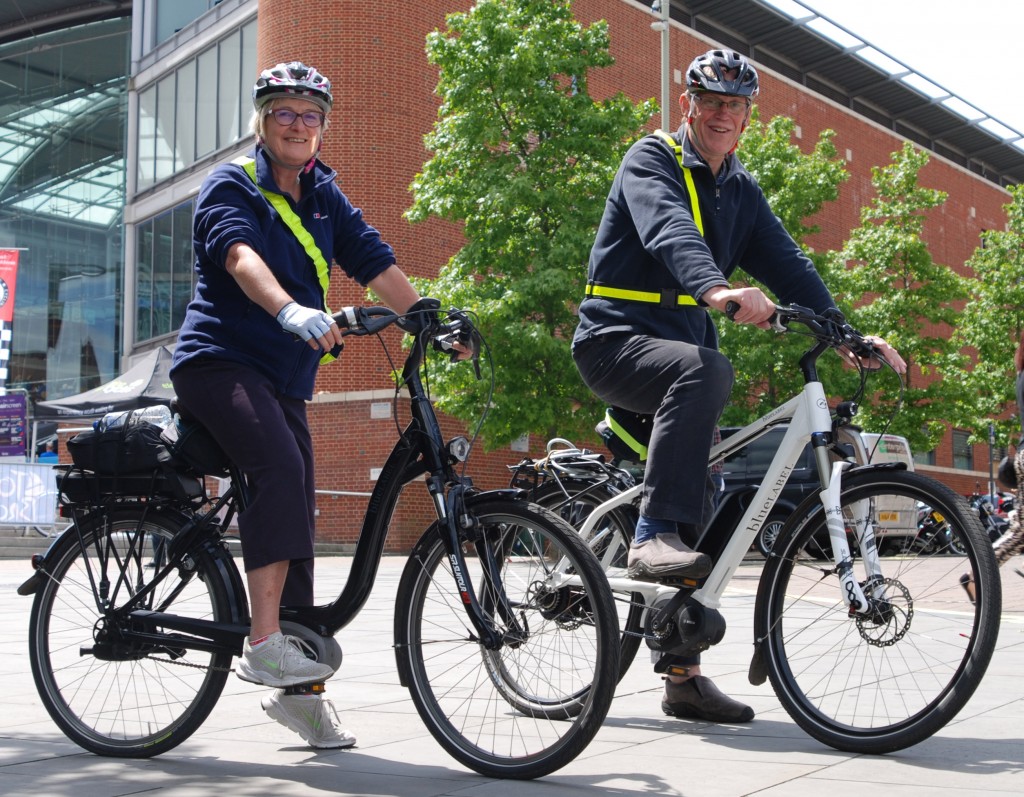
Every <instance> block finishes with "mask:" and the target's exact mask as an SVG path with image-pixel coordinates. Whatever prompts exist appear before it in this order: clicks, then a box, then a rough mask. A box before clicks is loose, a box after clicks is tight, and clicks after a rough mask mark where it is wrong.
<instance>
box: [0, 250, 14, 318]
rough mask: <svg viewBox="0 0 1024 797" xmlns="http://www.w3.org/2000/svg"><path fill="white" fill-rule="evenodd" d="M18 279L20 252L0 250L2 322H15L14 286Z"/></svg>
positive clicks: (0, 307)
mask: <svg viewBox="0 0 1024 797" xmlns="http://www.w3.org/2000/svg"><path fill="white" fill-rule="evenodd" d="M17 279H18V250H17V249H0V321H4V322H6V323H7V324H8V325H10V323H11V321H13V320H14V284H15V282H16V281H17Z"/></svg>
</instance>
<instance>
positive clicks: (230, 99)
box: [217, 31, 251, 147]
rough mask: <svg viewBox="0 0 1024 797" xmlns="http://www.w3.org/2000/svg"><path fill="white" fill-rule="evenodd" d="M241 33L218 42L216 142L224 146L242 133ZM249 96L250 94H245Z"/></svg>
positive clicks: (237, 32)
mask: <svg viewBox="0 0 1024 797" xmlns="http://www.w3.org/2000/svg"><path fill="white" fill-rule="evenodd" d="M241 70H242V34H241V32H240V31H236V32H235V33H234V34H232V35H231V36H228V37H227V38H225V39H223V40H221V42H220V91H219V92H218V97H217V105H218V107H217V142H218V146H220V147H226V146H227V145H228V144H231V143H232V142H234V141H237V140H238V139H239V138H240V137H241V135H242V122H241V115H242V112H241V109H242V90H241ZM246 96H251V95H246Z"/></svg>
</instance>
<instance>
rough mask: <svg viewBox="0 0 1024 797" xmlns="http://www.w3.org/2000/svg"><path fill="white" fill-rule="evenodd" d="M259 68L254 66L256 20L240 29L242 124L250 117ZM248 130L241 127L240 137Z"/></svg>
mask: <svg viewBox="0 0 1024 797" xmlns="http://www.w3.org/2000/svg"><path fill="white" fill-rule="evenodd" d="M259 71H260V68H259V66H257V64H256V20H255V19H254V20H253V21H252V22H250V23H249V24H248V25H246V26H245V27H244V28H242V75H241V82H242V91H241V94H240V96H241V97H242V108H243V109H244V110H243V114H242V124H243V126H244V125H246V124H248V119H249V117H250V116H251V115H252V84H253V83H255V82H256V78H257V77H259ZM247 133H248V129H247V128H245V127H243V129H242V135H243V136H244V135H246V134H247Z"/></svg>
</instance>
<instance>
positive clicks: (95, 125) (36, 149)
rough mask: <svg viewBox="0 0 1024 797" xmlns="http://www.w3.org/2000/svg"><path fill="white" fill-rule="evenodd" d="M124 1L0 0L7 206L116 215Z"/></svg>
mask: <svg viewBox="0 0 1024 797" xmlns="http://www.w3.org/2000/svg"><path fill="white" fill-rule="evenodd" d="M130 11H131V4H130V2H115V0H110V2H92V3H82V2H79V3H68V2H58V1H57V0H32V2H31V3H27V2H15V3H3V4H0V210H2V211H3V212H4V213H7V214H14V215H19V214H22V215H29V216H31V217H34V218H45V217H52V218H56V219H60V220H61V221H64V222H71V223H77V224H85V225H89V226H99V227H112V226H116V225H117V224H119V223H120V213H121V208H122V206H123V205H124V183H125V158H124V148H125V127H124V115H125V112H124V104H125V102H126V92H127V85H128V84H127V70H128V52H129V51H128V39H129V35H130V28H131V23H130V20H129V18H128V14H129V13H130ZM21 12H24V13H21ZM119 17H120V19H119ZM69 25H70V27H69ZM16 33H17V35H16ZM26 36H28V37H30V38H25V37H26ZM12 37H14V38H12ZM118 53H120V54H121V57H118Z"/></svg>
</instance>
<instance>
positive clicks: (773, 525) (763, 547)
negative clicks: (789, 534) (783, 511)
mask: <svg viewBox="0 0 1024 797" xmlns="http://www.w3.org/2000/svg"><path fill="white" fill-rule="evenodd" d="M785 523H786V518H785V517H784V516H782V515H770V516H769V517H768V519H767V520H766V521H765V522H764V525H763V526H761V530H760V531H759V532H757V542H756V545H757V550H758V551H760V552H761V556H763V557H765V558H766V559H767V558H768V555H769V554H770V553H771V550H772V546H773V545H775V541H776V540H777V539H778V538H779V532H780V531H782V527H783V526H784V525H785Z"/></svg>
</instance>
